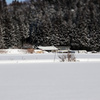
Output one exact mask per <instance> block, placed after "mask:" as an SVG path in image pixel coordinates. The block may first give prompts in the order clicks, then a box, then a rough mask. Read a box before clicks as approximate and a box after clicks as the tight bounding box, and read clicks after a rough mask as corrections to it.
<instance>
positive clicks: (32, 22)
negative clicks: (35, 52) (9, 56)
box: [0, 0, 100, 51]
mask: <svg viewBox="0 0 100 100" xmlns="http://www.w3.org/2000/svg"><path fill="white" fill-rule="evenodd" d="M26 44H27V45H32V46H34V47H37V46H39V45H42V46H51V45H54V46H70V47H71V49H74V50H78V49H81V50H87V51H90V50H96V51H100V0H25V1H24V2H19V1H18V0H13V1H12V3H10V4H7V2H6V0H0V49H8V48H13V47H16V48H19V49H21V48H23V47H24V45H26Z"/></svg>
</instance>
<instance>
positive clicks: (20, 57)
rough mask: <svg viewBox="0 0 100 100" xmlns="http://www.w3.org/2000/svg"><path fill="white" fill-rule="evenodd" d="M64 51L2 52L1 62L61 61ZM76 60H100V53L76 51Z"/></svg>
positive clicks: (0, 55)
mask: <svg viewBox="0 0 100 100" xmlns="http://www.w3.org/2000/svg"><path fill="white" fill-rule="evenodd" d="M62 55H66V56H67V53H66V54H62V53H42V54H35V53H34V54H0V64H1V63H2V64H5V63H44V62H45V63H48V62H51V63H53V62H60V61H61V60H60V59H59V56H62ZM75 57H76V62H100V53H96V54H92V53H90V54H87V53H75Z"/></svg>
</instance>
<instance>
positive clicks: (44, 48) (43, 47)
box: [38, 46, 58, 50]
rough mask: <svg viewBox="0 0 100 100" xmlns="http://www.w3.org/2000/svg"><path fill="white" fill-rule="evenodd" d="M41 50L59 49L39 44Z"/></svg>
mask: <svg viewBox="0 0 100 100" xmlns="http://www.w3.org/2000/svg"><path fill="white" fill-rule="evenodd" d="M38 48H39V49H41V50H58V48H56V47H55V46H38Z"/></svg>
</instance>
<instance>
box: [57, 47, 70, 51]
mask: <svg viewBox="0 0 100 100" xmlns="http://www.w3.org/2000/svg"><path fill="white" fill-rule="evenodd" d="M56 47H57V48H58V49H59V50H70V46H56Z"/></svg>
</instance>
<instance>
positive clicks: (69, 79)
mask: <svg viewBox="0 0 100 100" xmlns="http://www.w3.org/2000/svg"><path fill="white" fill-rule="evenodd" d="M0 99H1V100H100V62H71V63H70V62H67V63H60V62H57V63H49V62H48V63H31V64H29V63H25V64H23V63H22V64H19V63H16V64H0Z"/></svg>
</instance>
